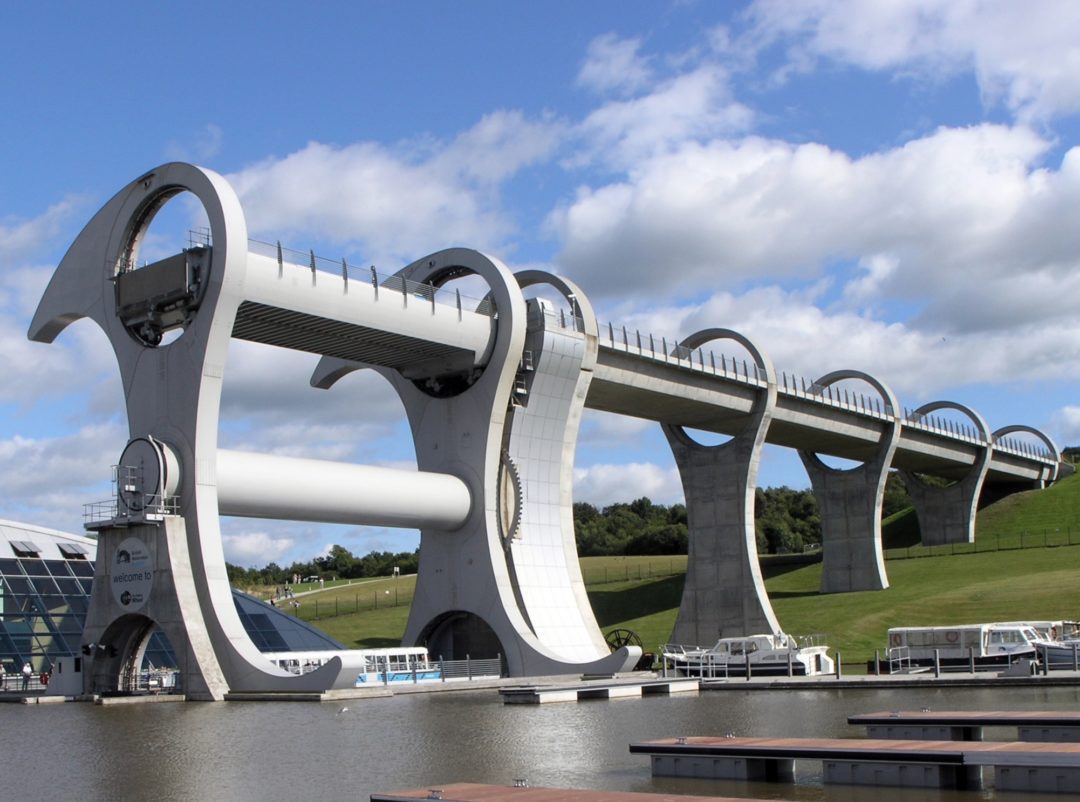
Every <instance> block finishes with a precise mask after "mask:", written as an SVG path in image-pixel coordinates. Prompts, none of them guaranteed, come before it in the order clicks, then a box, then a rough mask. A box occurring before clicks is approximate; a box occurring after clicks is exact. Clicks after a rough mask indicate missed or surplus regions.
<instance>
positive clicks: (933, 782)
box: [630, 737, 1080, 793]
mask: <svg viewBox="0 0 1080 802" xmlns="http://www.w3.org/2000/svg"><path fill="white" fill-rule="evenodd" d="M630 751H631V752H632V753H635V754H646V755H649V756H650V759H651V761H652V773H653V775H654V776H668V777H700V778H709V779H742V780H772V781H788V782H790V781H793V780H794V776H795V761H796V760H818V761H821V763H822V767H823V775H824V780H825V782H826V783H839V784H849V785H892V786H906V787H923V788H960V789H971V788H981V787H982V769H983V768H984V767H992V768H993V769H994V780H995V782H994V785H995V787H996V788H997V789H998V790H1010V791H1028V792H1030V791H1039V792H1042V791H1047V792H1069V793H1076V792H1080V743H1034V742H1027V741H1019V742H1018V741H995V742H986V741H977V742H962V741H929V740H894V739H869V738H867V739H850V738H733V737H730V738H729V737H720V738H717V737H693V738H667V739H663V740H657V741H645V742H640V743H634V744H631V745H630Z"/></svg>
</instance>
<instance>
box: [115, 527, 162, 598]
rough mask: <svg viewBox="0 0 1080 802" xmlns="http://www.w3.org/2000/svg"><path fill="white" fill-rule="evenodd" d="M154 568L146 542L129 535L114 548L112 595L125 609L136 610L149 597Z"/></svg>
mask: <svg viewBox="0 0 1080 802" xmlns="http://www.w3.org/2000/svg"><path fill="white" fill-rule="evenodd" d="M153 584H154V568H153V565H152V564H151V561H150V551H149V549H147V548H146V544H145V543H143V542H142V541H141V540H139V539H138V538H136V537H129V538H128V539H127V540H125V541H124V542H123V543H121V544H120V545H119V546H117V548H116V553H115V554H114V555H113V563H112V595H113V598H114V599H116V603H117V604H119V605H120V606H121V607H123V608H124V609H125V610H138V609H139V608H140V607H142V606H143V605H144V604H146V600H147V599H148V598H150V588H151V587H152V586H153Z"/></svg>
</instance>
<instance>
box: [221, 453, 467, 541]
mask: <svg viewBox="0 0 1080 802" xmlns="http://www.w3.org/2000/svg"><path fill="white" fill-rule="evenodd" d="M217 485H218V508H219V510H220V512H221V514H222V515H237V516H240V517H245V518H276V519H284V520H290V521H318V522H320V523H340V524H352V525H361V524H363V525H366V526H392V527H402V528H415V529H423V528H426V527H436V528H438V529H457V528H458V527H459V526H461V525H462V524H463V523H464V522H465V519H466V518H467V517H468V516H469V509H470V507H471V506H472V496H471V494H470V492H469V488H468V486H467V485H466V484H465V483H464V482H463V481H461V480H460V479H458V478H457V477H456V476H451V475H449V474H444V473H431V472H425V471H405V470H398V469H394V468H380V467H375V466H371V465H351V464H348V463H342V462H328V461H325V460H314V459H302V458H299V457H281V456H274V455H270V454H255V453H250V452H246V451H228V450H225V449H220V450H218V453H217Z"/></svg>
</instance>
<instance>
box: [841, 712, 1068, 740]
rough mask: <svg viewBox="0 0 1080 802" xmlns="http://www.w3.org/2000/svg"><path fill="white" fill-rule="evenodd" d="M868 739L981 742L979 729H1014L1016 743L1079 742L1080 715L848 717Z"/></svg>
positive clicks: (882, 714)
mask: <svg viewBox="0 0 1080 802" xmlns="http://www.w3.org/2000/svg"><path fill="white" fill-rule="evenodd" d="M848 724H854V725H856V726H865V727H866V735H867V737H868V738H888V739H894V738H896V739H904V740H912V739H914V740H918V739H927V740H952V741H981V740H982V739H983V727H1016V730H1017V736H1016V737H1017V740H1020V741H1032V742H1042V743H1046V742H1052V743H1069V742H1076V741H1080V713H1072V712H1066V711H1060V710H1056V711H1045V712H1031V711H1014V710H918V711H910V710H899V711H882V712H879V713H862V714H860V715H857V716H848Z"/></svg>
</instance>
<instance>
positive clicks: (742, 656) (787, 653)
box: [663, 632, 836, 679]
mask: <svg viewBox="0 0 1080 802" xmlns="http://www.w3.org/2000/svg"><path fill="white" fill-rule="evenodd" d="M818 639H819V636H812V635H811V636H805V637H802V638H800V639H799V640H796V639H795V638H794V637H793V636H791V635H786V634H784V633H783V632H778V633H776V634H775V635H746V636H743V637H737V638H721V639H720V640H718V641H717V642H716V644H715V645H714V646H712V647H711V648H706V647H703V646H680V645H678V644H668V645H667V646H665V647H664V649H663V660H664V665H665V666H671V667H673V668H674V669H675V671H676V672H678V673H679V674H682V675H683V676H687V677H701V678H704V679H717V678H723V677H745V676H746V673H747V671H749V672H750V676H752V677H754V676H815V675H820V674H832V673H834V672H835V670H836V667H835V664H834V663H833V660H832V658H831V657H829V654H828V651H829V647H828V646H825V645H822V644H819V643H817V642H816V641H817V640H818Z"/></svg>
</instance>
